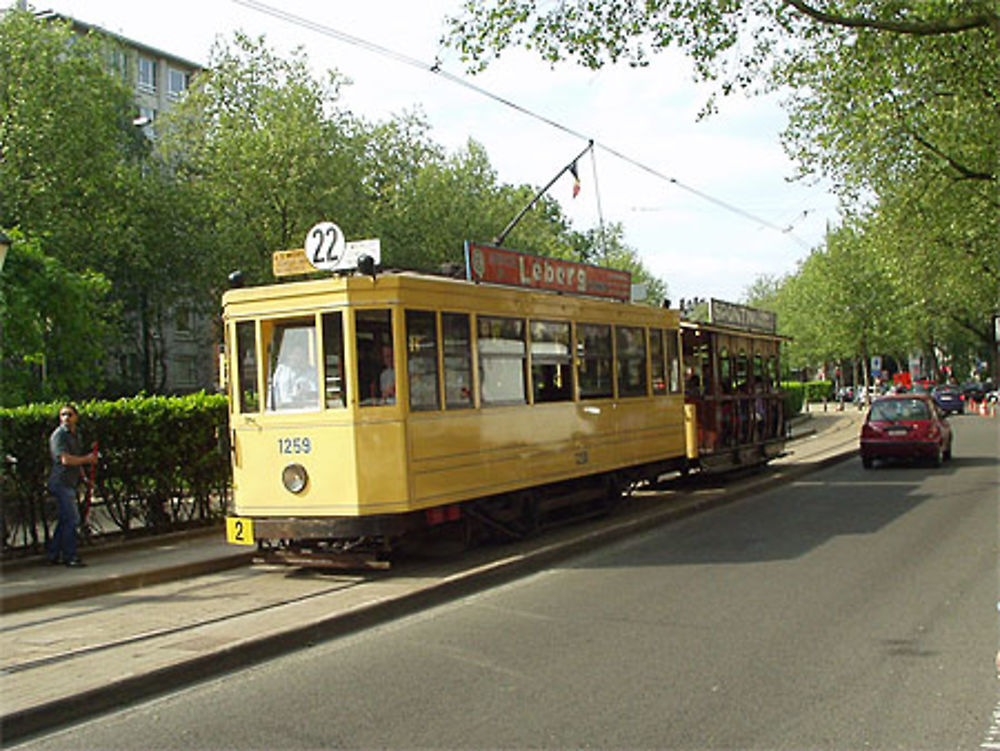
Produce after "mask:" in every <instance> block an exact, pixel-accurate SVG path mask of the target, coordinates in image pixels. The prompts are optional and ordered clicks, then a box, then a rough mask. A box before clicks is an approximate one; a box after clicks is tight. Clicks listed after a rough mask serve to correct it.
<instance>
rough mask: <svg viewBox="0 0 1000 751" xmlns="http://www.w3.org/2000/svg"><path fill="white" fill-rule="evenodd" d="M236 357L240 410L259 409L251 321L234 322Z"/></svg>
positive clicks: (255, 339) (254, 347)
mask: <svg viewBox="0 0 1000 751" xmlns="http://www.w3.org/2000/svg"><path fill="white" fill-rule="evenodd" d="M236 358H237V361H238V362H239V389H240V412H257V411H259V410H260V395H259V394H258V393H257V337H256V336H255V332H254V322H253V321H241V322H240V323H237V324H236Z"/></svg>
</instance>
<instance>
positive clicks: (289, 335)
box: [263, 318, 319, 412]
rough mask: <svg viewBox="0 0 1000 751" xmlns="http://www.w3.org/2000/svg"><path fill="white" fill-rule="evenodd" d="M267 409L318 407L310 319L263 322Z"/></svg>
mask: <svg viewBox="0 0 1000 751" xmlns="http://www.w3.org/2000/svg"><path fill="white" fill-rule="evenodd" d="M263 328H264V335H265V341H266V342H267V344H266V347H267V408H268V410H269V411H274V412H281V411H285V410H305V409H318V408H319V388H318V385H317V383H318V379H317V375H316V373H317V367H316V322H315V320H314V319H311V318H310V319H297V320H294V321H274V322H265V323H264V326H263Z"/></svg>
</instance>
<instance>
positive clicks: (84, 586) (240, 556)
mask: <svg viewBox="0 0 1000 751" xmlns="http://www.w3.org/2000/svg"><path fill="white" fill-rule="evenodd" d="M253 556H254V554H253V553H233V554H231V555H227V556H222V557H217V558H207V559H205V560H201V561H193V562H191V563H181V564H177V565H175V566H165V567H162V568H155V569H147V570H146V571H135V572H131V573H128V574H119V575H111V576H109V577H107V578H105V579H100V580H97V581H86V582H77V583H74V584H67V585H65V586H63V587H50V588H48V589H43V590H37V591H34V592H22V593H20V594H14V595H8V596H2V597H0V613H15V612H17V611H19V610H28V609H29V608H37V607H41V606H43V605H55V604H57V603H60V602H69V601H70V600H80V599H83V598H85V597H97V596H98V595H107V594H112V593H114V592H124V591H126V590H129V589H138V588H140V587H149V586H152V585H154V584H163V583H164V582H169V581H174V580H176V579H184V578H187V577H192V576H202V575H204V574H212V573H216V572H218V571H226V570H227V569H231V568H236V567H237V566H243V565H245V564H247V563H249V562H250V561H251V560H252V559H253Z"/></svg>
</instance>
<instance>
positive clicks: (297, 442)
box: [278, 437, 312, 454]
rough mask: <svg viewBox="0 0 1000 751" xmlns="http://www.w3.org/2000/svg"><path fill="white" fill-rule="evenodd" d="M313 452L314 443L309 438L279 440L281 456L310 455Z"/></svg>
mask: <svg viewBox="0 0 1000 751" xmlns="http://www.w3.org/2000/svg"><path fill="white" fill-rule="evenodd" d="M310 451H312V441H310V440H309V439H308V438H305V437H303V438H298V437H296V438H279V439H278V453H279V454H308V453H309V452H310Z"/></svg>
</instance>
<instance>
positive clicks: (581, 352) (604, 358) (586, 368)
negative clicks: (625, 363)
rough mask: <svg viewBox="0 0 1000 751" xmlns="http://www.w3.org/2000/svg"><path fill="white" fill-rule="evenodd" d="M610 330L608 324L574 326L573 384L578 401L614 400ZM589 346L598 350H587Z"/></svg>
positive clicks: (580, 324)
mask: <svg viewBox="0 0 1000 751" xmlns="http://www.w3.org/2000/svg"><path fill="white" fill-rule="evenodd" d="M611 329H612V326H611V324H609V323H578V324H577V325H576V381H577V390H578V391H579V394H580V399H607V398H610V397H613V396H614V367H613V363H614V357H613V355H614V351H613V348H612V341H613V339H612V331H611ZM588 332H589V334H590V335H588ZM591 335H592V336H591ZM588 342H589V343H591V344H594V345H601V346H590V345H589V344H588Z"/></svg>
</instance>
